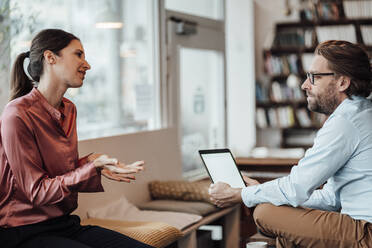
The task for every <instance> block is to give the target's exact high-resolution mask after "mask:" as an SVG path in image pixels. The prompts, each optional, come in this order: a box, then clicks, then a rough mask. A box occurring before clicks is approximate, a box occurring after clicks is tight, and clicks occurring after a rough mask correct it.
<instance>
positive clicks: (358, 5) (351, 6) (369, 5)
mask: <svg viewBox="0 0 372 248" xmlns="http://www.w3.org/2000/svg"><path fill="white" fill-rule="evenodd" d="M343 6H344V12H345V15H346V17H347V18H349V19H358V18H371V17H372V1H371V0H360V1H355V0H354V1H343Z"/></svg>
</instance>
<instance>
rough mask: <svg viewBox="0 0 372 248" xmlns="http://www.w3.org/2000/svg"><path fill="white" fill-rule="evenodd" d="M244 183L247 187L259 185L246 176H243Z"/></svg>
mask: <svg viewBox="0 0 372 248" xmlns="http://www.w3.org/2000/svg"><path fill="white" fill-rule="evenodd" d="M243 180H244V182H245V183H246V184H247V186H253V185H258V184H260V183H259V182H258V181H257V180H254V179H252V178H249V177H247V176H243Z"/></svg>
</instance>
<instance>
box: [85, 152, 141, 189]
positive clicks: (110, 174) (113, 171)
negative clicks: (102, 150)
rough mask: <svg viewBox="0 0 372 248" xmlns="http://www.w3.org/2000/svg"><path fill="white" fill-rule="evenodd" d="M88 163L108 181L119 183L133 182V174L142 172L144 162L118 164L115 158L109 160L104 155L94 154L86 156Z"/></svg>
mask: <svg viewBox="0 0 372 248" xmlns="http://www.w3.org/2000/svg"><path fill="white" fill-rule="evenodd" d="M88 161H89V162H93V164H94V166H95V167H96V168H101V169H102V171H101V174H102V175H103V176H105V177H106V178H108V179H111V180H115V181H119V182H121V181H122V182H127V183H129V182H131V181H132V180H135V179H136V178H135V177H134V175H133V174H135V173H137V172H140V171H143V170H144V167H143V165H144V164H145V162H144V161H136V162H134V163H132V164H128V165H126V164H124V163H120V162H118V160H117V159H116V158H109V157H108V156H107V155H105V154H103V155H102V154H98V153H94V154H91V155H89V156H88Z"/></svg>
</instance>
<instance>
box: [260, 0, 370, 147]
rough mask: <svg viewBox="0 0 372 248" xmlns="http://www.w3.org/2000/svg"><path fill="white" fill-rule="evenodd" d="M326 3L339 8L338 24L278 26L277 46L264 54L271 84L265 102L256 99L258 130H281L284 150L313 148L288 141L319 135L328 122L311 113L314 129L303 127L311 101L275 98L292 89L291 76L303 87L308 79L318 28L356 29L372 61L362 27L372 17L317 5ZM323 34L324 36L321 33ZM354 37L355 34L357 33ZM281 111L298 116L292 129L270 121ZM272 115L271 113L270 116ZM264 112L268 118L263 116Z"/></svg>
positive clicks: (316, 22)
mask: <svg viewBox="0 0 372 248" xmlns="http://www.w3.org/2000/svg"><path fill="white" fill-rule="evenodd" d="M355 1H358V0H355ZM324 3H326V4H330V5H337V6H338V12H337V18H338V19H337V20H335V19H329V20H325V19H321V18H319V16H318V14H317V15H316V16H315V18H314V20H301V21H298V22H281V23H277V24H276V26H275V40H274V43H273V45H272V47H271V48H270V49H265V50H264V51H263V57H264V60H265V63H264V64H265V74H267V76H268V77H269V80H270V83H269V84H267V83H266V84H264V85H265V86H262V87H267V88H266V89H264V90H263V89H259V90H260V92H261V93H262V92H264V93H266V94H267V95H266V96H264V97H263V98H262V99H263V100H264V101H262V99H260V97H258V96H259V95H257V97H256V108H257V112H260V113H257V116H256V117H257V118H256V119H260V120H259V121H257V130H258V131H264V130H265V129H266V128H276V129H278V130H279V131H280V133H281V137H282V142H281V147H286V148H289V147H303V148H309V147H311V145H312V144H306V145H304V144H299V143H298V144H297V143H289V142H287V140H289V139H290V138H289V137H291V134H292V135H293V134H294V133H296V132H297V133H298V130H302V131H307V132H309V134H310V133H312V132H314V131H316V130H317V129H319V128H320V127H321V126H322V124H323V122H324V120H325V118H324V117H323V116H322V115H320V114H315V113H311V112H310V111H307V115H308V118H309V119H310V121H311V125H309V124H307V125H301V123H306V122H307V123H308V120H305V122H303V121H302V122H301V121H300V120H299V119H300V118H302V120H303V117H304V115H303V114H304V111H303V109H307V101H306V98H305V96H303V97H302V98H301V99H298V98H291V97H288V96H284V97H283V99H275V97H274V96H275V95H278V94H275V91H277V90H278V88H280V89H281V90H282V91H283V92H284V93H285V92H286V91H287V88H286V87H288V85H287V82H286V80H287V79H288V76H289V75H290V74H294V75H296V76H297V77H298V79H299V80H301V84H302V82H303V80H305V79H306V70H307V68H306V65H309V61H310V60H311V55H312V54H313V53H314V51H315V48H316V46H317V45H318V43H319V41H318V40H319V37H318V36H317V35H318V34H317V31H316V30H317V27H322V28H326V27H327V26H329V27H330V29H331V27H337V26H340V25H352V26H353V27H354V29H353V30H355V40H356V41H357V43H359V44H360V45H362V47H364V48H365V49H366V50H367V52H368V53H369V54H370V56H371V57H372V44H365V43H364V39H363V37H362V31H361V25H368V26H369V25H371V26H372V13H371V17H360V18H354V17H353V19H348V18H347V17H346V15H345V10H344V5H343V1H342V0H336V1H327V0H321V1H317V3H315V5H321V4H324ZM318 7H319V6H318ZM316 8H317V7H316V6H315V9H316ZM371 12H372V10H371ZM332 18H333V17H332ZM319 32H320V33H319V34H320V35H321V34H322V33H321V31H319ZM352 34H354V32H353V33H352ZM286 40H288V43H287V44H286V43H285V41H286ZM296 42H297V43H296ZM274 82H277V83H279V84H280V87H277V86H276V87H275V89H274V87H272V86H273V83H274ZM260 87H261V86H260ZM283 92H281V94H279V96H280V95H283ZM279 108H282V109H283V108H287V109H289V110H290V111H289V112H292V113H294V117H292V116H291V115H292V114H291V115H290V116H289V117H288V118H290V121H289V124H288V125H287V124H286V125H282V124H281V123H283V121H282V122H280V120H279V121H277V122H275V121H270V117H271V119H272V118H273V117H272V116H273V115H274V114H273V113H272V112H273V110H275V111H278V109H279ZM298 109H301V111H300V112H301V115H300V116H298V111H297V110H298ZM269 111H270V112H271V113H269ZM263 112H264V113H265V114H263ZM276 115H277V116H279V114H278V113H276ZM263 116H266V123H265V121H264V120H263ZM282 116H283V115H282ZM280 118H281V117H278V119H280ZM278 123H279V124H278ZM284 123H286V122H284ZM265 124H266V125H265ZM272 124H273V125H272Z"/></svg>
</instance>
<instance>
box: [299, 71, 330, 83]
mask: <svg viewBox="0 0 372 248" xmlns="http://www.w3.org/2000/svg"><path fill="white" fill-rule="evenodd" d="M331 75H335V73H334V72H323V73H312V72H306V77H307V78H308V79H309V80H310V83H311V84H314V77H315V76H331Z"/></svg>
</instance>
